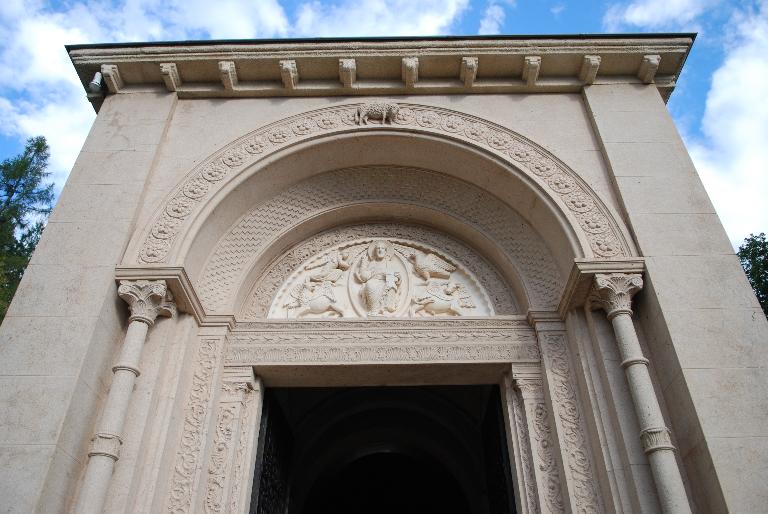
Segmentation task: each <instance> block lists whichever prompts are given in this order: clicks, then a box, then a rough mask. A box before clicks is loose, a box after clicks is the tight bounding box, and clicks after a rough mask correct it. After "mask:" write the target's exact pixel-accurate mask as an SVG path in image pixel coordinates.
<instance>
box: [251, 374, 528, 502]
mask: <svg viewBox="0 0 768 514" xmlns="http://www.w3.org/2000/svg"><path fill="white" fill-rule="evenodd" d="M511 484H512V480H511V470H510V465H509V458H508V451H507V442H506V436H505V432H504V423H503V417H502V411H501V400H500V397H499V390H498V387H497V386H492V385H478V386H429V387H357V388H273V389H267V391H266V394H265V404H264V411H263V415H262V426H261V430H260V432H259V451H258V458H257V462H256V473H255V475H254V484H253V494H252V506H251V513H252V514H331V513H332V514H352V513H354V514H360V513H367V514H379V513H381V514H383V513H387V514H390V513H398V514H432V513H435V514H437V513H440V514H513V513H514V512H515V507H514V497H513V493H512V487H511Z"/></svg>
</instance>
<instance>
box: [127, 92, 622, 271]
mask: <svg viewBox="0 0 768 514" xmlns="http://www.w3.org/2000/svg"><path fill="white" fill-rule="evenodd" d="M380 104H381V105H384V106H385V108H384V110H383V111H381V109H379V110H377V109H376V108H374V106H375V105H380ZM379 111H381V112H382V114H380V113H379ZM361 113H362V115H361ZM379 116H381V118H380V119H379V118H378V117H379ZM376 121H379V123H376ZM348 126H357V127H358V130H378V129H380V128H381V127H385V126H386V128H388V129H392V128H393V127H402V128H404V129H409V128H410V129H412V128H417V129H419V130H423V131H426V132H434V133H442V134H446V135H450V136H451V137H457V138H460V139H463V140H464V141H466V142H469V143H472V144H475V145H479V146H480V147H482V148H485V149H488V150H490V151H492V152H494V153H495V154H496V155H498V156H499V157H501V158H502V159H505V160H507V161H508V162H509V163H510V164H512V165H514V166H515V167H517V168H519V169H520V170H522V171H523V172H524V173H526V174H528V175H529V176H530V177H531V178H533V179H534V180H536V181H537V182H538V183H539V184H540V185H541V186H542V187H543V188H544V189H545V190H546V191H548V192H549V194H550V195H551V196H552V197H553V198H556V199H558V200H559V201H561V202H562V203H563V204H564V205H565V206H566V209H567V210H568V211H569V212H570V214H571V215H572V216H573V217H574V218H575V219H576V220H577V223H578V225H579V226H580V228H581V230H582V231H583V233H584V234H585V237H586V239H587V240H588V241H589V244H590V247H591V250H592V252H593V253H594V254H595V255H596V256H598V257H603V258H610V257H617V256H621V255H628V249H627V248H626V245H625V244H623V242H622V241H623V238H622V237H621V235H620V233H619V231H618V229H617V228H616V227H615V226H614V225H613V224H612V223H611V222H610V219H609V217H608V214H607V210H606V209H605V207H604V206H603V205H602V202H600V201H599V199H598V198H597V196H596V195H595V194H594V193H593V192H592V191H591V190H590V189H589V188H588V187H587V186H586V185H585V184H584V183H583V181H582V180H581V179H580V178H579V177H578V176H577V175H576V174H575V173H574V172H573V171H572V170H570V169H569V168H568V167H567V166H565V165H564V164H563V163H561V162H559V161H558V160H556V159H555V158H554V157H553V156H552V155H551V154H549V153H548V152H547V151H545V150H544V149H542V148H541V147H539V146H537V145H535V144H534V143H532V142H531V141H529V140H527V139H525V138H523V137H522V136H520V135H518V134H516V133H514V132H512V131H511V130H508V129H506V128H504V127H501V126H499V125H496V124H493V123H491V122H488V121H486V120H483V119H480V118H477V117H474V116H470V115H467V114H463V113H459V112H456V111H451V110H448V109H442V108H437V107H429V106H422V105H415V104H407V103H394V102H375V103H374V104H351V105H342V106H335V107H327V108H324V109H319V110H316V111H311V112H307V113H304V114H300V115H297V116H294V117H291V118H287V119H285V120H281V121H279V122H276V123H274V124H271V125H268V126H266V127H263V128H261V129H259V130H256V131H254V132H253V133H251V134H248V135H247V136H245V137H243V138H240V139H238V140H237V141H235V142H234V143H232V144H231V145H229V146H228V147H226V148H225V149H223V150H222V151H220V152H217V153H216V154H215V155H213V156H212V157H210V158H209V159H207V160H205V161H204V162H203V163H201V164H200V165H199V166H198V167H197V168H196V169H195V170H194V171H193V172H192V173H191V174H190V175H188V176H187V178H186V180H185V181H184V182H183V183H182V184H181V185H180V186H179V188H178V189H177V190H176V192H175V193H174V194H173V195H171V197H170V198H169V199H168V200H167V201H166V204H165V206H164V208H163V210H162V213H161V214H159V215H158V217H157V218H156V219H155V221H154V222H153V224H152V227H151V228H150V231H149V234H147V236H146V238H145V240H144V243H143V244H142V246H141V248H140V251H139V256H138V258H139V261H140V262H144V263H156V262H165V259H166V258H167V256H168V253H169V251H170V249H171V246H172V243H173V240H174V238H175V237H176V235H177V234H178V231H179V229H180V226H181V224H175V223H173V222H170V221H169V220H168V218H169V217H170V218H175V219H178V220H181V221H182V222H183V221H185V220H186V219H188V217H189V215H190V214H191V213H192V212H193V211H194V210H195V209H196V208H198V207H199V205H201V204H202V202H203V201H204V200H205V199H206V198H208V197H210V196H211V195H212V194H213V191H214V190H215V189H216V188H217V187H219V184H220V183H221V181H222V180H223V179H224V178H225V177H226V176H227V175H229V174H231V173H237V172H239V170H242V169H244V168H246V167H247V166H250V165H251V164H253V163H255V162H256V161H258V160H259V159H261V158H263V157H264V156H266V155H269V154H271V153H273V152H274V151H277V150H279V149H281V148H283V147H285V146H286V145H287V144H292V143H295V142H298V141H301V140H303V139H306V138H309V137H315V136H316V135H317V133H319V132H324V133H333V132H336V131H340V130H348ZM201 180H202V181H205V182H208V184H209V185H208V186H204V185H202V184H203V183H202V181H201ZM192 182H194V183H195V184H194V185H191V184H190V183H192ZM158 225H162V226H163V229H162V230H160V229H159V228H158ZM587 226H589V227H592V228H591V229H590V230H587V228H586V227H587ZM603 227H604V228H605V230H602V231H600V232H597V231H596V230H601V229H602V228H603ZM160 236H163V237H160Z"/></svg>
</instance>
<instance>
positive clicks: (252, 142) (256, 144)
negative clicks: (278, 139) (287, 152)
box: [243, 136, 269, 155]
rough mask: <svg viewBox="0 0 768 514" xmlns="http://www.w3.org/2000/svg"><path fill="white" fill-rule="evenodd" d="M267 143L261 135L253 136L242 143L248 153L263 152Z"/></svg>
mask: <svg viewBox="0 0 768 514" xmlns="http://www.w3.org/2000/svg"><path fill="white" fill-rule="evenodd" d="M268 146H269V143H268V142H267V141H266V140H265V139H264V138H263V137H261V136H255V137H252V138H250V139H249V140H248V141H246V142H245V143H243V150H245V151H246V152H248V153H249V154H252V155H256V154H260V153H262V152H264V150H266V149H267V147H268Z"/></svg>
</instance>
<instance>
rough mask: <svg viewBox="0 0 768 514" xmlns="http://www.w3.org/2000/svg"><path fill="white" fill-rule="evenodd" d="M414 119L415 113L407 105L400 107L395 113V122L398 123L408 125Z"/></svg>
mask: <svg viewBox="0 0 768 514" xmlns="http://www.w3.org/2000/svg"><path fill="white" fill-rule="evenodd" d="M415 119H416V113H414V112H413V109H411V108H409V107H401V108H400V109H399V110H398V111H397V114H396V115H395V123H397V124H398V125H410V124H411V123H413V120H415Z"/></svg>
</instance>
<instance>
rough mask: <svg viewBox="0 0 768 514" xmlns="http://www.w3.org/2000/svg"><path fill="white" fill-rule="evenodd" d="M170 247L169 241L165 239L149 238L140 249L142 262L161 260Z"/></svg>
mask: <svg viewBox="0 0 768 514" xmlns="http://www.w3.org/2000/svg"><path fill="white" fill-rule="evenodd" d="M170 249H171V243H170V241H168V240H167V239H155V238H153V237H152V238H149V239H148V240H147V242H146V243H144V247H143V248H142V249H141V254H140V255H139V257H140V259H141V260H142V261H144V262H162V260H163V259H165V256H166V255H168V251H169V250H170Z"/></svg>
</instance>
